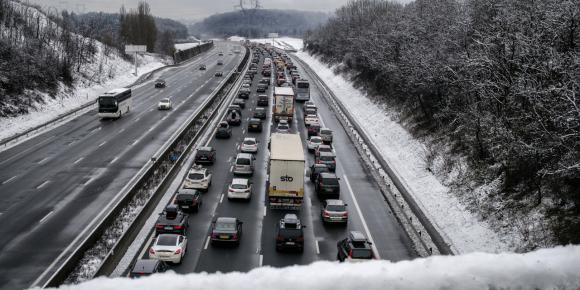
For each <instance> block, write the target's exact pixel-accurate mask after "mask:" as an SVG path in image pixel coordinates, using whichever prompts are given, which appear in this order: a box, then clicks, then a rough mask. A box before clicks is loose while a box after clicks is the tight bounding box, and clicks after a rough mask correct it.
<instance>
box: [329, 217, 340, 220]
mask: <svg viewBox="0 0 580 290" xmlns="http://www.w3.org/2000/svg"><path fill="white" fill-rule="evenodd" d="M330 219H331V220H339V219H341V217H337V216H331V217H330Z"/></svg>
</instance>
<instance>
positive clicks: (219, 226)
mask: <svg viewBox="0 0 580 290" xmlns="http://www.w3.org/2000/svg"><path fill="white" fill-rule="evenodd" d="M215 229H216V230H219V231H234V230H235V229H236V224H234V223H216V224H215Z"/></svg>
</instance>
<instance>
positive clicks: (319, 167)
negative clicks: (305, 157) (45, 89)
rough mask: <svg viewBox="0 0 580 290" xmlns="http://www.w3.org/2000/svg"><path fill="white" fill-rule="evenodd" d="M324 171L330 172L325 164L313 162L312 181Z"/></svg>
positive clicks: (311, 168) (311, 169) (311, 167)
mask: <svg viewBox="0 0 580 290" xmlns="http://www.w3.org/2000/svg"><path fill="white" fill-rule="evenodd" d="M323 172H330V169H328V166H326V165H325V164H312V166H310V181H312V182H315V181H316V178H318V175H319V174H320V173H323Z"/></svg>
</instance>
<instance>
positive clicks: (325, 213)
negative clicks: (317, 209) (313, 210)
mask: <svg viewBox="0 0 580 290" xmlns="http://www.w3.org/2000/svg"><path fill="white" fill-rule="evenodd" d="M322 215H323V216H324V217H330V214H329V213H328V212H327V211H324V212H322Z"/></svg>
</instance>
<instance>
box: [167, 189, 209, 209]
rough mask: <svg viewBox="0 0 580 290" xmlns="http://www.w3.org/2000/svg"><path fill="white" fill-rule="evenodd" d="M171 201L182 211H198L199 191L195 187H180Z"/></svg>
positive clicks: (199, 205)
mask: <svg viewBox="0 0 580 290" xmlns="http://www.w3.org/2000/svg"><path fill="white" fill-rule="evenodd" d="M173 203H174V204H175V205H177V206H178V207H179V209H181V210H182V211H199V208H200V207H201V203H202V201H201V193H200V192H199V191H198V190H197V189H187V188H183V189H180V190H179V192H177V194H176V195H175V199H174V200H173Z"/></svg>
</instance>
